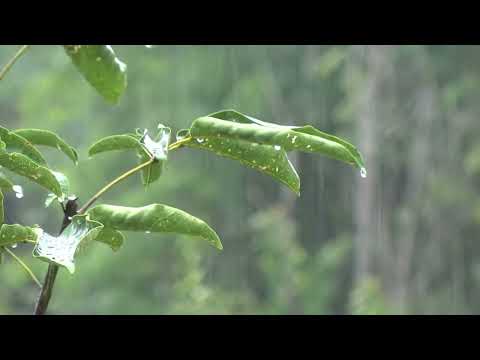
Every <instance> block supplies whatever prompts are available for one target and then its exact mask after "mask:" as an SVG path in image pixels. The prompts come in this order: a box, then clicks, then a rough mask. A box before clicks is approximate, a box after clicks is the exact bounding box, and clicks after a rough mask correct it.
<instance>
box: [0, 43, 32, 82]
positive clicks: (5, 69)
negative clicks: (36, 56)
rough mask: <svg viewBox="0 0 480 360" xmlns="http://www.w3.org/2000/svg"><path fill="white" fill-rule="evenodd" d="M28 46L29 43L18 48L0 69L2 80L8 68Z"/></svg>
mask: <svg viewBox="0 0 480 360" xmlns="http://www.w3.org/2000/svg"><path fill="white" fill-rule="evenodd" d="M29 47H30V45H23V46H22V47H21V48H20V50H18V51H17V53H16V54H15V55H14V56H13V58H12V59H10V61H9V62H8V63H7V64H6V65H5V66H4V67H3V69H2V70H1V71H0V80H3V78H4V76H5V75H6V74H7V72H8V71H9V70H10V68H11V67H12V66H13V65H14V64H15V63H16V62H17V60H18V59H20V57H21V56H22V55H23V54H24V53H25V52H26V51H27V50H28V48H29Z"/></svg>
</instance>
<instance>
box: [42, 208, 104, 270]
mask: <svg viewBox="0 0 480 360" xmlns="http://www.w3.org/2000/svg"><path fill="white" fill-rule="evenodd" d="M102 228H103V225H102V224H101V223H99V222H97V221H93V220H90V219H89V217H88V215H75V216H74V217H73V219H72V222H71V223H70V225H68V226H67V227H66V228H65V231H64V232H63V233H62V234H61V235H60V236H58V237H55V236H52V235H49V234H48V233H46V232H44V231H43V230H41V229H38V230H37V232H38V237H39V240H38V242H37V245H36V246H35V249H34V252H33V255H34V256H35V257H38V258H40V259H41V260H44V261H47V262H52V263H55V264H57V265H59V266H63V267H65V268H67V270H68V271H69V272H70V273H71V274H73V273H74V272H75V259H74V258H75V255H76V253H77V249H78V247H79V245H80V244H81V243H86V242H88V241H91V240H94V239H95V237H96V236H97V235H98V234H99V232H100V231H101V230H102Z"/></svg>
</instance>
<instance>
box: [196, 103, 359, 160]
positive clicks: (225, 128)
mask: <svg viewBox="0 0 480 360" xmlns="http://www.w3.org/2000/svg"><path fill="white" fill-rule="evenodd" d="M207 118H215V119H220V120H225V121H227V122H233V123H237V124H238V125H237V124H228V123H223V125H222V124H218V128H217V129H214V128H211V126H212V125H213V124H212V122H211V121H210V123H209V121H208V120H205V122H204V121H200V122H199V123H198V124H196V125H197V126H200V127H202V128H203V130H201V132H202V131H207V132H208V131H209V128H210V130H213V131H220V135H221V136H226V134H223V133H224V132H227V133H228V134H229V136H231V137H234V138H242V139H245V140H247V141H257V140H258V142H260V143H264V144H269V145H280V146H282V147H283V148H284V149H285V150H286V151H292V150H299V151H304V152H318V153H321V154H323V155H325V156H327V157H330V158H333V159H336V160H340V161H344V162H346V163H348V164H351V165H354V166H357V167H358V168H360V169H362V168H364V167H365V164H364V161H363V158H362V155H361V154H360V152H359V151H358V150H357V148H356V147H355V146H353V145H352V144H351V143H349V142H348V141H346V140H344V139H341V138H339V137H337V136H333V135H330V134H327V133H325V132H323V131H320V130H318V129H316V128H314V127H313V126H311V125H306V126H285V125H279V124H274V123H269V122H265V121H261V120H258V119H255V118H253V117H251V116H248V115H244V114H242V113H239V112H238V111H235V110H222V111H218V112H216V113H213V114H210V115H208V116H207ZM240 124H242V125H240ZM244 125H252V126H250V127H249V126H244ZM255 125H256V126H255ZM192 128H193V126H192ZM194 134H196V131H193V134H192V136H195V135H194ZM216 135H219V134H216ZM255 139H256V140H255Z"/></svg>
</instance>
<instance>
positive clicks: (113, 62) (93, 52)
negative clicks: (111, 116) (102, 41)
mask: <svg viewBox="0 0 480 360" xmlns="http://www.w3.org/2000/svg"><path fill="white" fill-rule="evenodd" d="M64 48H65V51H66V53H67V54H68V56H70V58H71V60H72V62H73V64H74V65H75V66H76V67H77V69H78V71H79V72H80V73H81V74H82V75H83V76H84V77H85V79H86V80H87V81H88V82H89V83H90V85H92V86H93V87H94V88H95V89H96V90H97V91H98V92H99V94H100V95H101V96H102V97H103V98H104V99H105V100H106V101H107V102H108V103H110V104H116V103H118V101H119V99H120V97H121V96H122V94H123V93H124V92H125V89H126V87H127V72H126V71H127V65H125V64H124V63H123V62H121V61H120V60H119V59H118V58H117V57H116V55H115V52H114V51H113V49H112V47H111V46H110V45H64Z"/></svg>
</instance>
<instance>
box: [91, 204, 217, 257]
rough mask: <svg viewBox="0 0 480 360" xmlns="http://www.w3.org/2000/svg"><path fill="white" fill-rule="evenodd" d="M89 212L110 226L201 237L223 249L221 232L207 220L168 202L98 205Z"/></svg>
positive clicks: (95, 218) (116, 228)
mask: <svg viewBox="0 0 480 360" xmlns="http://www.w3.org/2000/svg"><path fill="white" fill-rule="evenodd" d="M88 214H90V216H91V218H92V219H93V220H96V221H99V222H101V223H102V224H104V225H105V227H106V228H109V229H115V230H119V231H142V232H163V233H178V234H185V235H190V236H198V237H201V238H203V239H204V240H207V241H208V242H209V243H210V244H211V245H213V246H215V247H216V248H217V249H222V244H221V242H220V239H219V238H218V235H217V234H216V233H215V231H214V230H212V228H210V226H208V225H207V224H206V223H205V222H204V221H202V220H200V219H198V218H196V217H193V216H192V215H190V214H188V213H186V212H185V211H182V210H179V209H175V208H172V207H169V206H166V205H160V204H152V205H149V206H145V207H140V208H132V207H123V206H112V205H99V206H96V207H94V208H93V209H91V210H89V211H88Z"/></svg>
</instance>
